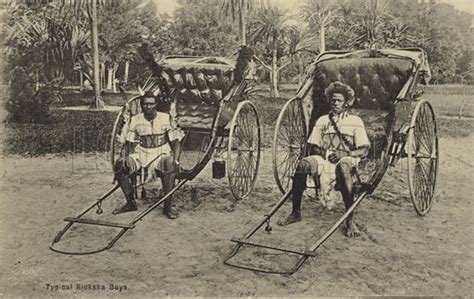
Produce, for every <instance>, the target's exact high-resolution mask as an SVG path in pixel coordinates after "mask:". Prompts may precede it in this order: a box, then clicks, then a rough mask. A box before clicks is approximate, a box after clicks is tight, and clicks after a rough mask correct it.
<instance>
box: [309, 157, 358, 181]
mask: <svg viewBox="0 0 474 299" xmlns="http://www.w3.org/2000/svg"><path fill="white" fill-rule="evenodd" d="M301 161H302V162H303V161H304V162H307V163H308V164H309V165H310V169H308V170H307V171H308V172H309V173H310V174H312V175H316V174H317V175H321V174H322V173H326V174H330V175H331V176H332V175H333V174H335V172H336V166H337V165H339V164H341V163H342V164H346V165H348V166H349V167H351V168H353V167H357V165H358V164H359V161H360V158H354V157H343V158H341V160H339V162H337V164H333V163H331V162H329V161H328V160H326V159H324V158H323V157H322V156H320V155H313V156H307V157H304V158H303V159H302V160H301ZM300 163H301V162H300Z"/></svg>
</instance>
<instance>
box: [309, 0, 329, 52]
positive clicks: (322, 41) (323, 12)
mask: <svg viewBox="0 0 474 299" xmlns="http://www.w3.org/2000/svg"><path fill="white" fill-rule="evenodd" d="M301 17H302V18H303V20H305V21H306V22H307V23H308V25H309V26H310V27H316V28H318V29H319V51H320V53H323V52H325V51H326V28H327V27H328V26H329V25H331V24H332V22H334V20H336V18H337V10H336V7H335V6H334V1H330V0H305V2H304V4H303V5H302V7H301Z"/></svg>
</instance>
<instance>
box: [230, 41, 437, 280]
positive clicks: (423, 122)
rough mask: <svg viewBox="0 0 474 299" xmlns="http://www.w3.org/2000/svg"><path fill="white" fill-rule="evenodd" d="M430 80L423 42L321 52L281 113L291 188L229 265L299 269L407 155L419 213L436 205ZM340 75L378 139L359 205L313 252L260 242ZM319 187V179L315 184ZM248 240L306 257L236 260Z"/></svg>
mask: <svg viewBox="0 0 474 299" xmlns="http://www.w3.org/2000/svg"><path fill="white" fill-rule="evenodd" d="M429 80H430V69H429V65H428V60H427V57H426V55H425V53H424V51H423V50H422V49H420V48H406V49H381V50H366V51H351V52H349V51H333V52H326V53H323V54H320V55H319V56H318V57H317V58H316V60H315V62H314V63H312V64H311V66H310V67H309V68H308V72H307V75H306V78H305V80H304V81H303V83H302V84H301V85H300V86H299V88H298V90H297V93H296V96H295V97H293V98H292V99H290V100H288V101H287V102H286V104H285V105H284V106H283V108H282V110H281V111H280V114H279V116H278V119H277V123H276V126H275V131H274V138H273V148H272V167H273V174H274V178H275V181H276V184H277V186H278V189H279V190H280V191H281V192H282V193H283V194H284V195H283V196H282V197H281V199H280V200H279V201H278V202H277V204H276V205H275V206H274V207H273V208H272V210H271V211H270V212H268V213H267V214H265V216H264V217H263V219H262V220H261V221H260V222H259V223H258V224H257V225H256V226H255V227H254V228H252V229H251V230H250V231H249V232H248V233H247V234H245V235H244V236H243V237H241V238H233V239H232V241H233V242H235V243H236V244H235V246H234V248H233V250H232V252H231V254H230V256H229V257H228V259H227V260H226V261H225V263H226V264H228V265H230V266H234V267H239V268H243V269H247V270H253V271H259V272H265V273H280V274H292V273H294V272H296V271H297V270H298V269H299V268H300V267H301V266H302V265H303V263H304V262H305V261H306V260H307V259H308V258H310V257H314V256H315V255H316V250H317V249H318V248H319V247H320V246H321V245H322V244H323V243H324V242H325V241H326V240H327V239H328V238H329V237H330V236H331V234H333V233H334V231H336V229H337V228H338V227H339V226H340V225H341V224H342V223H343V222H344V220H345V219H346V218H347V217H348V215H349V214H350V213H351V212H352V211H354V209H355V208H356V207H357V206H358V205H359V204H360V203H361V201H362V200H363V199H364V198H365V197H366V196H367V195H369V194H371V193H372V192H373V191H374V190H375V189H376V187H377V185H378V184H379V183H380V181H381V180H382V178H383V176H384V174H385V172H386V171H387V169H388V167H389V166H394V165H396V163H397V162H398V161H399V160H400V159H402V158H403V159H405V160H406V162H407V166H408V167H407V169H408V173H407V175H408V188H409V192H410V196H411V200H412V203H413V206H414V208H415V210H416V212H417V213H418V215H420V216H425V215H426V214H427V213H428V212H429V211H430V209H431V206H432V203H433V195H434V191H435V185H436V176H437V172H438V161H439V160H438V158H439V149H438V136H437V128H436V120H435V115H434V111H433V108H432V106H431V105H430V103H429V102H428V101H427V100H425V99H420V96H421V95H422V93H423V90H422V88H421V86H420V85H419V84H420V83H421V84H427V83H428V82H429ZM334 81H341V82H343V83H345V84H348V85H349V86H351V87H352V88H353V89H354V92H355V97H356V99H357V100H356V102H355V104H354V106H353V107H352V109H351V113H353V114H355V115H358V116H359V117H361V118H362V120H363V121H364V124H365V127H366V130H367V134H368V137H369V140H370V143H371V150H370V153H369V155H368V156H367V157H366V158H365V159H362V160H361V162H360V163H359V166H358V168H357V177H356V178H355V179H356V180H355V182H356V183H357V188H356V195H355V197H354V204H353V205H352V206H351V207H350V208H349V209H348V210H347V211H346V212H345V213H344V214H343V215H342V216H341V217H340V218H339V219H337V221H336V222H335V223H334V225H332V226H331V228H330V229H329V230H327V231H326V232H325V233H324V234H323V235H322V236H321V237H320V238H319V239H318V240H317V241H316V242H315V243H314V245H312V246H310V247H309V248H307V249H306V250H303V251H302V250H293V249H288V248H284V247H278V246H274V245H268V244H259V243H256V242H253V241H252V240H250V239H251V237H252V236H253V235H254V234H255V233H256V232H257V231H258V230H259V229H260V228H261V227H263V226H265V230H266V231H270V230H271V225H270V220H271V217H272V216H273V215H274V214H275V213H276V212H277V211H278V210H279V209H280V208H281V207H282V206H283V204H284V203H285V202H286V201H287V200H288V199H289V198H291V184H292V176H293V174H294V172H295V169H296V166H297V165H298V163H299V161H300V160H301V159H302V158H303V157H304V156H305V155H306V154H307V138H308V135H309V134H310V131H311V128H313V126H314V124H315V122H316V120H317V119H318V118H319V117H320V116H321V115H324V114H328V112H329V110H330V107H329V105H328V103H327V101H326V100H325V98H324V91H325V89H326V88H327V87H328V86H329V84H330V83H331V82H334ZM315 185H316V186H317V184H315ZM243 246H251V247H260V248H267V249H270V250H276V251H283V252H287V253H290V254H293V255H297V256H299V259H297V262H296V264H295V265H294V266H293V267H292V268H291V269H290V270H274V269H269V268H265V269H264V268H261V267H260V268H259V267H256V266H252V265H243V264H239V263H236V262H234V261H233V260H232V258H233V257H234V256H235V255H236V254H237V253H238V251H239V250H240V249H241V248H242V247H243Z"/></svg>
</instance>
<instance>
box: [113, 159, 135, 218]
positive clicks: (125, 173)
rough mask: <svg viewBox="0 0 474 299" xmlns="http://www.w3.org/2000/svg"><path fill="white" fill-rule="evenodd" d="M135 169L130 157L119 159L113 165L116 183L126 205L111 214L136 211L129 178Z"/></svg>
mask: <svg viewBox="0 0 474 299" xmlns="http://www.w3.org/2000/svg"><path fill="white" fill-rule="evenodd" d="M135 168H136V164H135V161H134V160H133V159H132V158H131V157H130V156H129V157H126V158H125V159H119V160H118V161H117V162H116V163H115V167H114V169H115V179H116V180H117V181H118V183H119V185H120V188H121V189H122V192H123V195H124V196H125V199H126V200H127V203H126V204H125V205H124V206H122V207H120V208H117V209H115V210H113V211H112V214H120V213H125V212H130V211H136V210H137V204H136V203H135V193H134V190H133V184H132V179H131V176H132V175H134V173H135Z"/></svg>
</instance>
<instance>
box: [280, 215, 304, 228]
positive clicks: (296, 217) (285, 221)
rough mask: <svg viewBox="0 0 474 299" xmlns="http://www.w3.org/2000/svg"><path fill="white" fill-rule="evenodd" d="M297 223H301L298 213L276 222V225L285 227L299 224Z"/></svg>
mask: <svg viewBox="0 0 474 299" xmlns="http://www.w3.org/2000/svg"><path fill="white" fill-rule="evenodd" d="M299 221H301V214H300V213H291V214H290V215H288V217H286V218H285V219H280V220H279V221H278V225H280V226H285V225H288V224H292V223H295V222H299Z"/></svg>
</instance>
